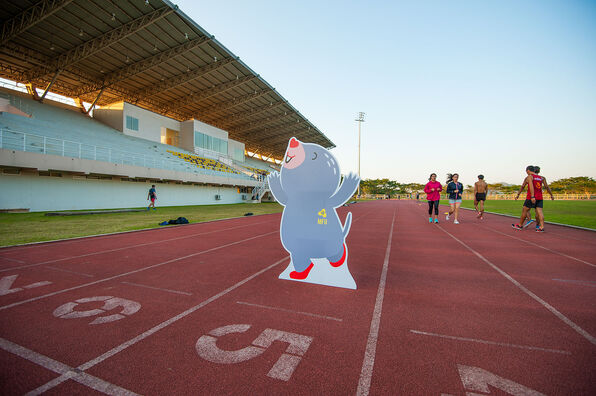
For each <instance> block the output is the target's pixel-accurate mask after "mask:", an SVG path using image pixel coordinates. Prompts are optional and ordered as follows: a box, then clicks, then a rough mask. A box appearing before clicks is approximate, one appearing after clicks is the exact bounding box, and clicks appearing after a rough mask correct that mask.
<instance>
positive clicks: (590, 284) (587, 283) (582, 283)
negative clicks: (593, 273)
mask: <svg viewBox="0 0 596 396" xmlns="http://www.w3.org/2000/svg"><path fill="white" fill-rule="evenodd" d="M553 280H554V281H558V282H569V283H577V284H578V285H582V286H591V287H596V282H594V281H582V280H572V279H553Z"/></svg>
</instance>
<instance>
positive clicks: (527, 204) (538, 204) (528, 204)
mask: <svg viewBox="0 0 596 396" xmlns="http://www.w3.org/2000/svg"><path fill="white" fill-rule="evenodd" d="M543 203H544V201H543V200H542V199H537V200H536V203H535V204H533V203H532V200H531V199H526V200H525V201H524V206H525V207H526V208H530V209H533V208H542V207H543Z"/></svg>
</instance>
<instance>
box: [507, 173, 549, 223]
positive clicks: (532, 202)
mask: <svg viewBox="0 0 596 396" xmlns="http://www.w3.org/2000/svg"><path fill="white" fill-rule="evenodd" d="M534 171H535V168H534V166H532V165H528V166H527V167H526V175H527V176H526V178H525V179H524V181H523V182H522V188H521V189H520V191H519V192H518V193H517V195H516V196H515V199H516V200H517V199H518V198H519V196H520V194H521V192H522V191H523V188H524V186H525V185H527V186H528V194H527V196H526V200H525V201H524V206H523V207H522V214H521V217H520V219H519V223H518V224H515V223H514V224H511V227H513V228H514V229H515V230H523V229H524V227H523V223H524V221H525V220H526V218H527V217H528V212H530V209H532V208H534V209H535V208H536V207H538V206H539V207H540V208H542V187H540V199H539V201H540V202H537V199H536V198H537V197H536V196H535V195H534V176H536V175H535V173H534Z"/></svg>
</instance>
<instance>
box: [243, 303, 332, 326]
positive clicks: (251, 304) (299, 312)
mask: <svg viewBox="0 0 596 396" xmlns="http://www.w3.org/2000/svg"><path fill="white" fill-rule="evenodd" d="M236 304H242V305H250V306H251V307H259V308H265V309H273V310H276V311H283V312H290V313H296V314H300V315H306V316H314V317H315V318H322V319H329V320H335V321H337V322H342V321H343V320H342V319H339V318H334V317H333V316H325V315H317V314H314V313H309V312H302V311H294V310H291V309H285V308H278V307H270V306H267V305H261V304H253V303H248V302H244V301H236Z"/></svg>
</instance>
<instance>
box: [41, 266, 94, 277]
mask: <svg viewBox="0 0 596 396" xmlns="http://www.w3.org/2000/svg"><path fill="white" fill-rule="evenodd" d="M45 268H48V269H51V270H54V271H61V272H68V273H69V274H75V275H81V276H86V277H87V278H93V275H91V274H85V273H83V272H77V271H69V270H65V269H63V268H58V267H50V266H46V267H45Z"/></svg>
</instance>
